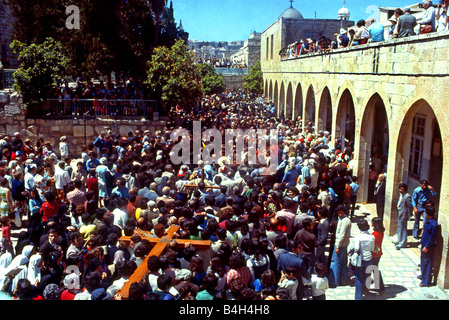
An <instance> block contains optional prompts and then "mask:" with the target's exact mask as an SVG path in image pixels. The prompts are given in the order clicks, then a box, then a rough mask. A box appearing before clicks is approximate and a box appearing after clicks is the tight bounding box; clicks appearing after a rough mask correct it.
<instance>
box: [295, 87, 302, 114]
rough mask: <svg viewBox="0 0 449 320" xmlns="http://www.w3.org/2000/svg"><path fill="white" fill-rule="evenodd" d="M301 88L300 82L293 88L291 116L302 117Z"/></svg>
mask: <svg viewBox="0 0 449 320" xmlns="http://www.w3.org/2000/svg"><path fill="white" fill-rule="evenodd" d="M302 103H303V100H302V88H301V84H300V83H298V85H297V86H296V90H295V107H294V109H293V118H294V119H298V117H302Z"/></svg>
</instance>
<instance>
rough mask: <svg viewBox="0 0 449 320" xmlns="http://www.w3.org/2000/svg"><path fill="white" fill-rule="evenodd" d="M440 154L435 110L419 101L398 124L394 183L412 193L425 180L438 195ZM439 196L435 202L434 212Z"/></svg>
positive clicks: (441, 170) (440, 172) (438, 130)
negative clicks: (400, 184)
mask: <svg viewBox="0 0 449 320" xmlns="http://www.w3.org/2000/svg"><path fill="white" fill-rule="evenodd" d="M421 134H422V135H421ZM421 137H422V138H421ZM420 140H421V141H420ZM420 148H422V150H421V152H419V149H420ZM443 151H444V150H443V140H442V135H441V128H440V126H439V122H438V119H437V116H436V114H435V112H434V109H433V108H432V107H431V106H430V104H429V103H428V102H427V100H425V99H420V100H418V101H416V102H415V103H413V104H412V106H411V107H410V108H409V110H408V111H407V113H406V114H405V116H404V118H403V120H402V123H401V127H400V130H399V135H398V138H397V143H396V164H397V165H396V170H394V181H395V183H396V182H398V184H399V183H400V182H405V183H407V184H408V187H409V190H408V191H409V192H413V189H414V187H416V186H418V185H419V180H420V179H427V180H429V183H430V185H432V186H433V187H434V188H435V189H436V190H437V191H440V190H441V184H442V181H441V177H442V175H443ZM440 196H441V194H439V196H438V197H437V199H435V200H436V201H435V206H436V207H437V208H438V206H439V198H440Z"/></svg>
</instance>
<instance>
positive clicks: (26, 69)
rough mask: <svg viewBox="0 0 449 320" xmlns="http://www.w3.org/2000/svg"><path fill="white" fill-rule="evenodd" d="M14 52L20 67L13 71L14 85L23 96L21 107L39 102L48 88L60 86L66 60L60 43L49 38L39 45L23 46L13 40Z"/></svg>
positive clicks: (46, 94) (46, 95)
mask: <svg viewBox="0 0 449 320" xmlns="http://www.w3.org/2000/svg"><path fill="white" fill-rule="evenodd" d="M11 48H12V49H13V50H14V53H18V55H19V56H18V59H19V62H20V66H19V68H18V69H17V71H16V72H14V74H13V76H14V80H15V87H16V89H17V91H19V92H21V93H22V95H23V103H24V105H25V107H27V108H29V107H33V106H35V105H39V104H41V103H43V102H44V101H45V100H46V99H47V98H49V94H50V92H51V90H52V88H53V87H54V86H55V85H60V84H62V82H63V81H64V77H65V76H66V67H67V64H68V62H69V60H68V58H67V56H66V55H65V54H64V47H63V45H62V44H61V43H60V42H58V41H55V40H54V39H52V38H47V39H46V40H45V41H44V43H43V44H31V45H26V44H25V43H23V42H20V41H18V40H14V41H13V42H12V43H11Z"/></svg>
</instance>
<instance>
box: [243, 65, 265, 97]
mask: <svg viewBox="0 0 449 320" xmlns="http://www.w3.org/2000/svg"><path fill="white" fill-rule="evenodd" d="M243 87H244V88H245V90H247V91H248V92H251V93H255V94H261V93H262V92H263V74H262V68H261V66H260V61H256V62H255V63H254V65H253V66H252V67H251V69H250V70H249V73H248V75H246V76H244V77H243Z"/></svg>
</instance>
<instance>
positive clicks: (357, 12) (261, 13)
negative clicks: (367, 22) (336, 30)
mask: <svg viewBox="0 0 449 320" xmlns="http://www.w3.org/2000/svg"><path fill="white" fill-rule="evenodd" d="M172 1H173V9H174V14H175V19H176V23H177V24H178V25H179V20H182V24H183V26H184V29H185V30H186V31H187V32H189V34H190V39H193V40H202V41H233V40H245V39H247V38H248V37H249V35H250V34H251V33H252V32H254V31H257V32H262V31H264V30H265V29H266V28H267V27H269V26H270V25H271V24H272V23H273V22H275V21H276V20H277V19H278V17H279V15H280V14H281V13H282V12H283V11H284V10H285V9H287V8H288V7H290V2H289V0H172ZM418 2H420V1H419V0H415V1H410V0H402V1H401V0H347V1H346V7H347V8H348V9H349V10H350V12H351V17H350V19H351V20H352V21H358V20H360V19H366V18H368V17H370V16H371V15H373V14H374V15H375V14H376V10H375V9H376V8H378V7H379V6H382V7H404V6H406V5H411V4H415V3H418ZM342 6H343V0H295V1H294V2H293V7H294V8H296V9H297V10H299V12H301V14H302V15H303V16H304V18H306V19H313V18H314V17H315V13H316V17H317V18H318V19H320V18H321V19H336V18H337V12H338V10H339V9H340V8H341V7H342ZM377 11H378V9H377Z"/></svg>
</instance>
